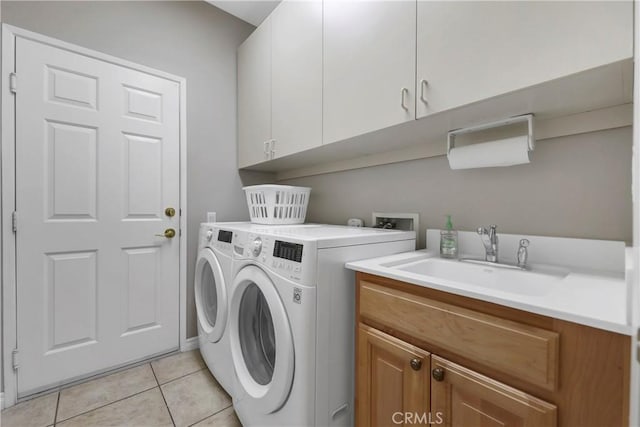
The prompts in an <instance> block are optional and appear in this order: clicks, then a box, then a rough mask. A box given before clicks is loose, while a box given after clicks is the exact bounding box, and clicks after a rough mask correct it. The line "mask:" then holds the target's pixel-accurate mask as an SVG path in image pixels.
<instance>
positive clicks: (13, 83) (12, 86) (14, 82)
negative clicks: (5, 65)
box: [9, 73, 18, 93]
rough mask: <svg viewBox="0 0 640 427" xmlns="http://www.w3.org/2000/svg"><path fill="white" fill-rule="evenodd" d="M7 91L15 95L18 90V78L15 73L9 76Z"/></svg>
mask: <svg viewBox="0 0 640 427" xmlns="http://www.w3.org/2000/svg"><path fill="white" fill-rule="evenodd" d="M9 90H10V91H11V93H16V91H17V90H18V77H17V76H16V73H11V74H9Z"/></svg>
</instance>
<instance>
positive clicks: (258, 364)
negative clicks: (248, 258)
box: [229, 265, 295, 414]
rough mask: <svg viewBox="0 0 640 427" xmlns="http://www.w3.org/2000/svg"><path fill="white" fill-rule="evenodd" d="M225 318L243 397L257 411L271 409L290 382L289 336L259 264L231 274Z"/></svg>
mask: <svg viewBox="0 0 640 427" xmlns="http://www.w3.org/2000/svg"><path fill="white" fill-rule="evenodd" d="M231 318H232V321H231V325H230V329H229V331H230V340H231V353H232V355H233V364H234V366H235V368H236V375H237V378H238V381H239V383H240V389H241V390H243V391H244V393H243V394H244V396H243V399H248V400H250V401H251V402H250V406H251V407H252V408H255V410H256V411H258V412H259V413H263V414H269V413H271V412H274V411H277V410H278V409H280V407H282V405H283V404H284V403H285V402H286V400H287V396H288V395H289V391H290V390H291V385H292V383H293V371H294V364H295V363H294V348H293V338H292V335H291V327H290V325H289V319H288V316H287V312H286V310H285V308H284V305H283V304H282V301H281V299H280V295H279V294H278V291H277V290H276V288H275V286H274V284H273V282H272V281H271V279H270V278H269V276H267V274H266V273H265V272H264V271H262V270H261V269H260V268H258V267H256V266H253V265H249V266H247V267H244V268H243V269H242V270H240V272H239V273H238V274H237V275H236V278H235V280H234V283H233V295H232V296H231Z"/></svg>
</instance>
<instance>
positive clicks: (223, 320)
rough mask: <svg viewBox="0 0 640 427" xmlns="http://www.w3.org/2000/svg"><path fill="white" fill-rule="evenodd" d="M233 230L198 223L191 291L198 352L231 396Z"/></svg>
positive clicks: (232, 385)
mask: <svg viewBox="0 0 640 427" xmlns="http://www.w3.org/2000/svg"><path fill="white" fill-rule="evenodd" d="M232 237H233V232H232V231H231V230H227V229H225V228H223V227H221V226H220V225H219V224H217V223H203V224H200V235H199V239H198V256H197V261H196V270H195V282H194V293H195V301H196V312H197V317H198V341H199V344H200V353H201V354H202V358H203V359H204V361H205V363H206V364H207V367H208V368H209V370H210V371H211V373H212V374H213V376H214V377H215V378H216V380H217V381H218V382H219V383H220V385H221V386H222V387H223V388H224V389H225V390H226V391H227V393H229V395H231V396H233V387H234V385H235V379H234V371H233V362H232V361H231V348H230V346H229V321H228V313H229V291H230V289H229V288H230V284H231V281H232V279H233V278H232V277H231V274H232V259H233V246H232V243H231V242H232Z"/></svg>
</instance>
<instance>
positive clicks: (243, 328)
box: [238, 283, 276, 385]
mask: <svg viewBox="0 0 640 427" xmlns="http://www.w3.org/2000/svg"><path fill="white" fill-rule="evenodd" d="M239 312H240V313H241V314H240V318H239V324H238V329H239V334H238V335H239V338H240V348H241V349H242V356H243V358H244V362H245V365H246V367H247V371H249V374H250V375H251V377H252V378H253V380H254V381H255V382H257V383H258V384H260V385H267V384H269V383H270V382H271V380H272V378H273V368H274V366H275V364H276V335H275V330H274V326H273V320H272V318H271V311H270V310H269V305H268V304H267V300H266V299H265V297H264V295H263V293H262V291H261V290H260V288H258V286H257V285H256V284H255V283H251V284H250V285H248V286H247V288H246V289H245V290H244V293H243V295H242V299H241V300H240V310H239Z"/></svg>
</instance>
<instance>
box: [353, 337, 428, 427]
mask: <svg viewBox="0 0 640 427" xmlns="http://www.w3.org/2000/svg"><path fill="white" fill-rule="evenodd" d="M358 333H359V338H358V364H359V367H358V375H359V378H357V393H356V395H357V396H358V402H357V406H358V407H357V417H358V418H357V425H359V426H363V427H365V426H366V427H368V426H393V425H404V422H403V421H404V416H405V414H411V416H412V417H417V419H418V420H422V419H424V420H429V419H430V418H429V417H430V415H429V405H430V390H429V353H427V352H426V351H424V350H422V349H420V348H418V347H414V346H413V345H411V344H408V343H405V342H404V341H401V340H399V339H397V338H395V337H392V336H389V335H387V334H385V333H383V332H380V331H378V330H376V329H374V328H371V327H369V326H366V325H364V324H360V326H359V331H358ZM417 424H424V423H421V422H418V423H417Z"/></svg>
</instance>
